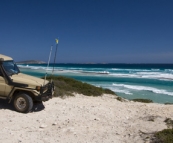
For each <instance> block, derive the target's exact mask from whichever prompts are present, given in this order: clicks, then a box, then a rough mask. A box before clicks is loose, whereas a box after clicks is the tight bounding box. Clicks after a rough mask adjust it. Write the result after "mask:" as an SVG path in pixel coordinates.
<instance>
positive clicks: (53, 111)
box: [0, 94, 173, 143]
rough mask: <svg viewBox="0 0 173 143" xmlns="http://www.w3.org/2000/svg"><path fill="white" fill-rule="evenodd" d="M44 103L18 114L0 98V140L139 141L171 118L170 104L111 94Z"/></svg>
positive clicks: (62, 142)
mask: <svg viewBox="0 0 173 143" xmlns="http://www.w3.org/2000/svg"><path fill="white" fill-rule="evenodd" d="M44 106H45V108H44V109H43V110H41V111H37V112H36V111H35V112H31V113H28V114H22V113H18V112H16V111H13V108H12V107H11V106H10V105H9V104H8V103H7V102H4V100H1V101H0V115H1V118H0V124H1V126H0V142H2V143H19V142H21V143H22V142H23V143H56V142H57V143H143V142H149V140H148V136H149V135H150V133H153V132H155V131H160V130H163V129H165V128H167V126H166V124H165V122H164V120H165V119H166V118H172V119H173V105H163V104H156V103H148V104H146V103H137V102H130V101H126V102H120V101H118V100H117V99H116V98H115V96H112V95H104V96H100V97H88V96H83V95H79V94H76V96H75V97H67V98H65V99H61V98H53V99H51V100H49V101H47V102H44ZM145 133H146V134H145Z"/></svg>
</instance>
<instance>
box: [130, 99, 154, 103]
mask: <svg viewBox="0 0 173 143" xmlns="http://www.w3.org/2000/svg"><path fill="white" fill-rule="evenodd" d="M132 101H135V102H142V103H153V101H152V100H150V99H132Z"/></svg>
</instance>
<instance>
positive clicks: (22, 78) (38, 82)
mask: <svg viewBox="0 0 173 143" xmlns="http://www.w3.org/2000/svg"><path fill="white" fill-rule="evenodd" d="M11 79H12V80H13V82H17V83H23V84H27V85H28V86H29V87H31V88H35V87H36V86H43V84H44V79H41V78H37V77H34V76H30V75H26V74H23V73H19V74H15V75H12V76H11ZM48 82H49V81H47V80H45V84H47V83H48Z"/></svg>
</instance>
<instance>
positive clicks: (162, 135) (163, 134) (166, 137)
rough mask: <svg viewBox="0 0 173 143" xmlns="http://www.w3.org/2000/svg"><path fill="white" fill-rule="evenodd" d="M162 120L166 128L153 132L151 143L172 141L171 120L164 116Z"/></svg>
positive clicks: (172, 127)
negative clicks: (164, 118)
mask: <svg viewBox="0 0 173 143" xmlns="http://www.w3.org/2000/svg"><path fill="white" fill-rule="evenodd" d="M164 122H165V123H166V125H167V127H168V129H164V130H162V131H159V132H157V133H155V134H154V138H153V141H152V143H173V120H172V119H171V118H166V120H165V121H164Z"/></svg>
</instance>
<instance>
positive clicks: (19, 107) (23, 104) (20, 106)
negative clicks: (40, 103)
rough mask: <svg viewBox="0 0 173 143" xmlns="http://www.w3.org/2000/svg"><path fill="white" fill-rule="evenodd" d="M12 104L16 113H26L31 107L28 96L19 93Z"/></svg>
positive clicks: (31, 101)
mask: <svg viewBox="0 0 173 143" xmlns="http://www.w3.org/2000/svg"><path fill="white" fill-rule="evenodd" d="M13 104H14V108H15V109H16V111H18V112H21V113H28V112H29V111H31V109H32V107H33V100H32V98H31V97H30V96H29V95H27V94H25V93H20V94H18V95H17V96H16V97H15V98H14V101H13Z"/></svg>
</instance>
